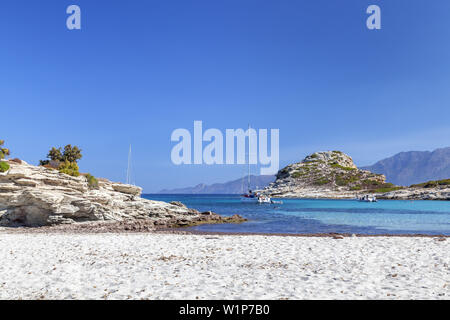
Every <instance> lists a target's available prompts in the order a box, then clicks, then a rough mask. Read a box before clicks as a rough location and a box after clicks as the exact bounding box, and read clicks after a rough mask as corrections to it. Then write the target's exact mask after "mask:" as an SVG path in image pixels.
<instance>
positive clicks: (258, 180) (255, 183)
mask: <svg viewBox="0 0 450 320" xmlns="http://www.w3.org/2000/svg"><path fill="white" fill-rule="evenodd" d="M274 181H275V176H253V175H251V176H250V187H251V188H252V189H257V188H259V189H261V188H264V187H265V186H267V185H268V184H269V183H271V182H274ZM243 191H244V192H246V191H247V177H244V178H241V179H237V180H233V181H229V182H225V183H215V184H211V185H206V184H203V183H201V184H198V185H196V186H195V187H187V188H179V189H170V190H168V189H164V190H161V191H160V192H159V193H163V194H241V193H242V192H243Z"/></svg>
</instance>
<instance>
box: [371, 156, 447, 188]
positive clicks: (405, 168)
mask: <svg viewBox="0 0 450 320" xmlns="http://www.w3.org/2000/svg"><path fill="white" fill-rule="evenodd" d="M362 169H365V170H369V171H371V172H375V173H379V174H384V175H385V176H386V179H387V181H388V182H392V183H394V184H397V185H403V186H409V185H412V184H418V183H422V182H424V181H429V180H442V179H448V178H450V147H448V148H442V149H437V150H434V151H432V152H430V151H410V152H401V153H398V154H396V155H394V156H392V157H390V158H387V159H384V160H381V161H378V162H377V163H375V164H374V165H372V166H367V167H362Z"/></svg>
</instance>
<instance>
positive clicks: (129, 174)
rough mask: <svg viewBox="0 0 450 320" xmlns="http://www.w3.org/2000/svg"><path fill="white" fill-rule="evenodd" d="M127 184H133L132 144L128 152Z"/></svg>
mask: <svg viewBox="0 0 450 320" xmlns="http://www.w3.org/2000/svg"><path fill="white" fill-rule="evenodd" d="M126 183H127V184H131V144H130V150H129V152H128V166H127V181H126Z"/></svg>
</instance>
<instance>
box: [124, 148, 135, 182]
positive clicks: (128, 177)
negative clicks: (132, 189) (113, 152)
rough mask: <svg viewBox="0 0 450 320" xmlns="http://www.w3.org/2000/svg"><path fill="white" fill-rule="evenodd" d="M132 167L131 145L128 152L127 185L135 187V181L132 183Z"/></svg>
mask: <svg viewBox="0 0 450 320" xmlns="http://www.w3.org/2000/svg"><path fill="white" fill-rule="evenodd" d="M132 174H133V172H132V166H131V144H130V150H129V151H128V166H127V178H126V182H125V183H126V184H131V185H134V184H135V183H134V181H132Z"/></svg>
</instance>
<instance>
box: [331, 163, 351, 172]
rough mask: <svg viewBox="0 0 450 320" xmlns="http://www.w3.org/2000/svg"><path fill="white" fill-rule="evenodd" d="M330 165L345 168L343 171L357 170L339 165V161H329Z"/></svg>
mask: <svg viewBox="0 0 450 320" xmlns="http://www.w3.org/2000/svg"><path fill="white" fill-rule="evenodd" d="M330 166H331V167H332V168H339V169H342V170H345V171H354V170H357V169H356V168H352V167H344V166H341V165H340V164H339V163H337V162H333V163H331V164H330Z"/></svg>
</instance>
